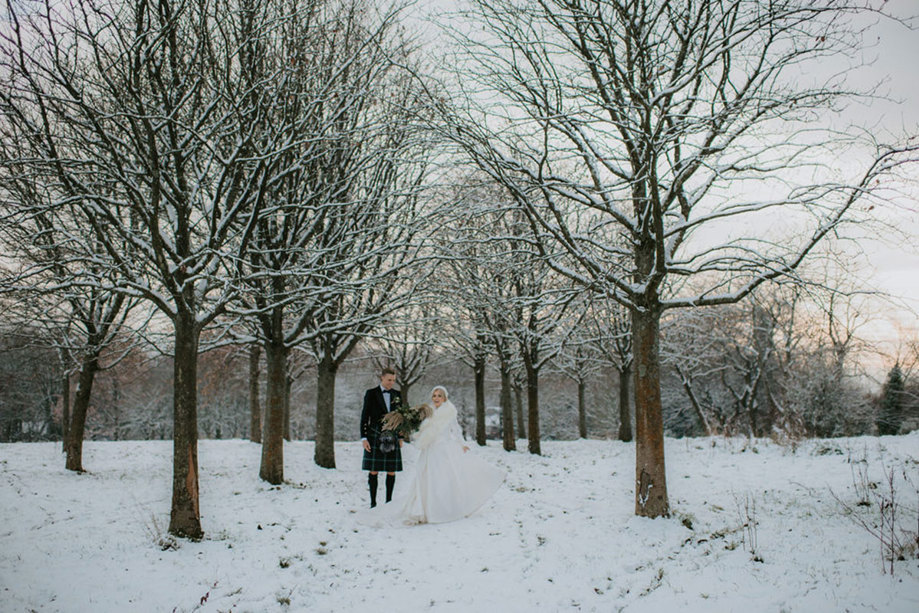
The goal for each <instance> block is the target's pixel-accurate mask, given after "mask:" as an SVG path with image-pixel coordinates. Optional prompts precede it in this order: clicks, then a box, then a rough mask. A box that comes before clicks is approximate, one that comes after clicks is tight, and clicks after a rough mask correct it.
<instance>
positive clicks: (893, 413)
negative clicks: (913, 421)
mask: <svg viewBox="0 0 919 613" xmlns="http://www.w3.org/2000/svg"><path fill="white" fill-rule="evenodd" d="M902 421H903V371H902V370H900V364H899V362H898V363H896V364H894V366H893V368H891V369H890V372H889V373H888V374H887V382H886V383H885V384H884V395H883V397H882V399H881V411H880V413H879V414H878V420H877V424H878V434H897V433H898V432H899V431H900V423H901V422H902Z"/></svg>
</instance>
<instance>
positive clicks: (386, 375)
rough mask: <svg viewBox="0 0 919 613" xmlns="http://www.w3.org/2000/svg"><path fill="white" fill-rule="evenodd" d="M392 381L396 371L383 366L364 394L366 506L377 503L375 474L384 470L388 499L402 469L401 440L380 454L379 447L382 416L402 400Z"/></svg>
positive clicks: (363, 429)
mask: <svg viewBox="0 0 919 613" xmlns="http://www.w3.org/2000/svg"><path fill="white" fill-rule="evenodd" d="M395 383H396V371H394V370H393V369H392V368H384V369H383V370H382V371H381V373H380V385H378V386H377V387H373V388H371V389H369V390H367V393H365V394H364V408H363V410H362V411H361V443H362V444H363V446H364V460H363V462H362V464H361V469H362V470H369V471H370V474H369V475H368V476H367V483H368V485H369V486H370V508H373V507H375V506H377V474H378V473H379V472H380V471H383V472H385V473H386V502H389V501H390V500H392V490H393V487H395V485H396V471H399V470H402V450H401V449H400V447H401V446H402V439H401V438H400V439H399V446H398V447H396V448H395V449H394V450H392V451H390V452H389V453H384V452H383V451H382V450H381V449H380V446H379V437H380V432H381V430H382V427H383V416H384V415H386V414H387V413H389V412H390V411H391V410H393V409H395V408H396V407H397V406H399V404H400V403H401V402H402V396H401V394H400V393H399V392H398V390H394V389H393V388H392V386H393V385H394V384H395Z"/></svg>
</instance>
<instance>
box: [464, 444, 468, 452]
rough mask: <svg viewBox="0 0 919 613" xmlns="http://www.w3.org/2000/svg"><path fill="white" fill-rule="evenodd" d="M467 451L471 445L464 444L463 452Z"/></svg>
mask: <svg viewBox="0 0 919 613" xmlns="http://www.w3.org/2000/svg"><path fill="white" fill-rule="evenodd" d="M467 451H469V447H467V446H466V445H463V453H466V452H467Z"/></svg>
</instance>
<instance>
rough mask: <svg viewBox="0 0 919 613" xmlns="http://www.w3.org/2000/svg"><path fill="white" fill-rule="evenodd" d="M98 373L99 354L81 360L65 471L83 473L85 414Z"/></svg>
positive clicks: (66, 445) (66, 446)
mask: <svg viewBox="0 0 919 613" xmlns="http://www.w3.org/2000/svg"><path fill="white" fill-rule="evenodd" d="M98 371H99V354H98V352H93V353H91V354H89V355H87V356H86V357H84V358H83V362H82V363H81V364H80V374H79V376H78V378H77V393H76V396H75V397H74V401H73V413H72V414H71V416H70V427H69V428H68V436H67V441H66V443H65V452H66V454H67V459H66V467H67V470H73V471H76V472H83V434H84V431H85V429H86V413H87V411H88V410H89V399H90V396H91V395H92V390H93V382H94V381H95V377H96V373H97V372H98Z"/></svg>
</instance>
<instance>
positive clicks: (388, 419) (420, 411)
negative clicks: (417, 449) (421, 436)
mask: <svg viewBox="0 0 919 613" xmlns="http://www.w3.org/2000/svg"><path fill="white" fill-rule="evenodd" d="M394 400H396V403H395V404H394V405H393V406H392V408H391V410H390V412H389V413H387V414H386V416H385V417H383V432H382V433H381V434H380V451H382V452H383V453H389V452H390V451H392V450H394V449H395V448H396V446H397V445H398V444H399V439H400V438H409V437H410V436H411V434H412V433H413V432H417V431H418V428H420V427H421V422H423V421H424V420H425V419H427V418H428V417H430V416H431V415H433V414H434V409H432V408H431V407H429V406H428V405H426V404H421V405H418V406H415V407H409V406H403V405H402V403H401V402H398V399H394Z"/></svg>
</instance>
